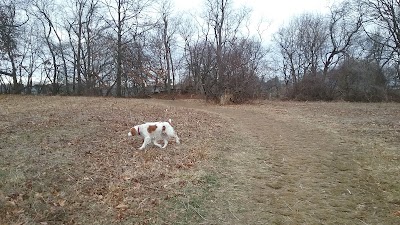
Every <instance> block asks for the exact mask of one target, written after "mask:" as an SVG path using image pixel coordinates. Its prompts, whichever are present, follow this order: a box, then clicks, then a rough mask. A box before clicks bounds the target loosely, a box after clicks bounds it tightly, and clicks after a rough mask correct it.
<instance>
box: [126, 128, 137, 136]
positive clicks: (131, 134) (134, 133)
mask: <svg viewBox="0 0 400 225" xmlns="http://www.w3.org/2000/svg"><path fill="white" fill-rule="evenodd" d="M138 134H139V132H138V126H134V127H132V128H131V130H130V131H129V133H128V136H129V137H130V136H135V135H138Z"/></svg>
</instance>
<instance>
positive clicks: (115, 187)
mask: <svg viewBox="0 0 400 225" xmlns="http://www.w3.org/2000/svg"><path fill="white" fill-rule="evenodd" d="M399 115H400V106H399V105H398V104H389V103H382V104H380V103H377V104H364V103H363V104H357V103H345V102H338V103H322V102H314V103H301V102H264V103H258V104H254V105H243V106H214V105H210V104H206V103H204V102H203V101H202V100H190V101H185V100H179V101H166V100H135V99H115V98H87V97H33V96H1V95H0V224H111V223H121V224H398V222H399V221H400V188H399V187H400V183H399V182H400V181H399V179H398V175H399V173H400V167H399V162H400V153H399V146H400V120H399ZM168 118H172V119H173V124H174V126H175V127H176V130H177V132H178V135H179V136H180V138H181V139H182V142H183V144H182V145H176V144H175V143H173V142H172V143H170V145H168V147H167V149H166V150H161V149H158V148H156V147H150V148H148V149H147V150H146V151H138V150H136V149H134V147H135V148H138V147H139V146H140V145H141V141H139V140H138V139H129V138H128V137H127V132H128V130H129V128H130V126H132V125H133V124H137V123H142V122H145V121H159V120H166V119H168Z"/></svg>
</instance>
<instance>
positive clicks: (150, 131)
mask: <svg viewBox="0 0 400 225" xmlns="http://www.w3.org/2000/svg"><path fill="white" fill-rule="evenodd" d="M156 129H157V125H150V126H149V127H148V128H147V131H148V132H149V133H152V132H153V131H155V130H156Z"/></svg>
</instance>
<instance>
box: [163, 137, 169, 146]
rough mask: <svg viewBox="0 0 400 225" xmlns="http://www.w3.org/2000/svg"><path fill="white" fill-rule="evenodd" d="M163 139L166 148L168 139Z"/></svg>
mask: <svg viewBox="0 0 400 225" xmlns="http://www.w3.org/2000/svg"><path fill="white" fill-rule="evenodd" d="M163 140H164V146H162V148H165V147H167V145H168V140H167V139H166V138H164V139H163Z"/></svg>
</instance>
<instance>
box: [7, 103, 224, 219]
mask: <svg viewBox="0 0 400 225" xmlns="http://www.w3.org/2000/svg"><path fill="white" fill-rule="evenodd" d="M0 105H1V109H0V114H1V115H0V143H1V145H0V224H32V223H36V224H39V223H42V224H93V223H97V224H109V223H113V222H124V223H127V224H135V223H138V224H149V223H160V221H165V222H167V223H168V221H175V220H176V217H178V216H180V214H185V213H186V212H185V211H183V212H176V213H171V214H165V213H164V214H163V213H159V211H160V210H159V209H160V208H163V207H169V206H171V207H175V208H176V206H174V205H172V204H171V205H168V204H166V202H169V200H171V201H170V202H172V200H173V201H175V200H176V199H181V200H179V201H182V199H185V198H186V197H187V196H186V194H185V193H183V190H184V189H185V188H186V187H187V186H188V185H191V186H196V185H201V183H202V182H203V180H204V177H206V176H207V173H206V172H204V170H205V167H204V166H201V165H202V163H203V161H205V160H207V159H208V157H209V151H210V149H211V145H212V142H213V138H214V136H215V134H216V133H218V132H220V130H219V128H218V127H213V128H212V129H210V127H212V126H211V124H212V123H215V122H216V121H218V120H219V119H218V117H215V116H214V117H213V116H210V115H207V114H205V113H201V112H196V111H194V110H187V109H185V110H183V109H177V108H174V107H168V106H165V105H164V106H162V105H154V104H147V103H146V101H145V100H131V99H114V98H86V97H32V96H0ZM168 118H172V119H173V124H174V126H175V127H176V130H177V132H178V134H179V136H180V138H181V139H182V142H183V144H182V145H176V144H175V143H174V142H171V143H170V144H169V146H168V147H167V149H166V150H161V149H158V148H156V147H148V148H147V149H146V151H138V150H137V148H138V147H139V146H140V145H141V140H139V139H130V138H128V137H127V132H128V130H129V128H130V126H133V125H134V124H138V123H142V122H145V121H160V120H166V119H168ZM178 208H184V207H183V206H179V205H178Z"/></svg>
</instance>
